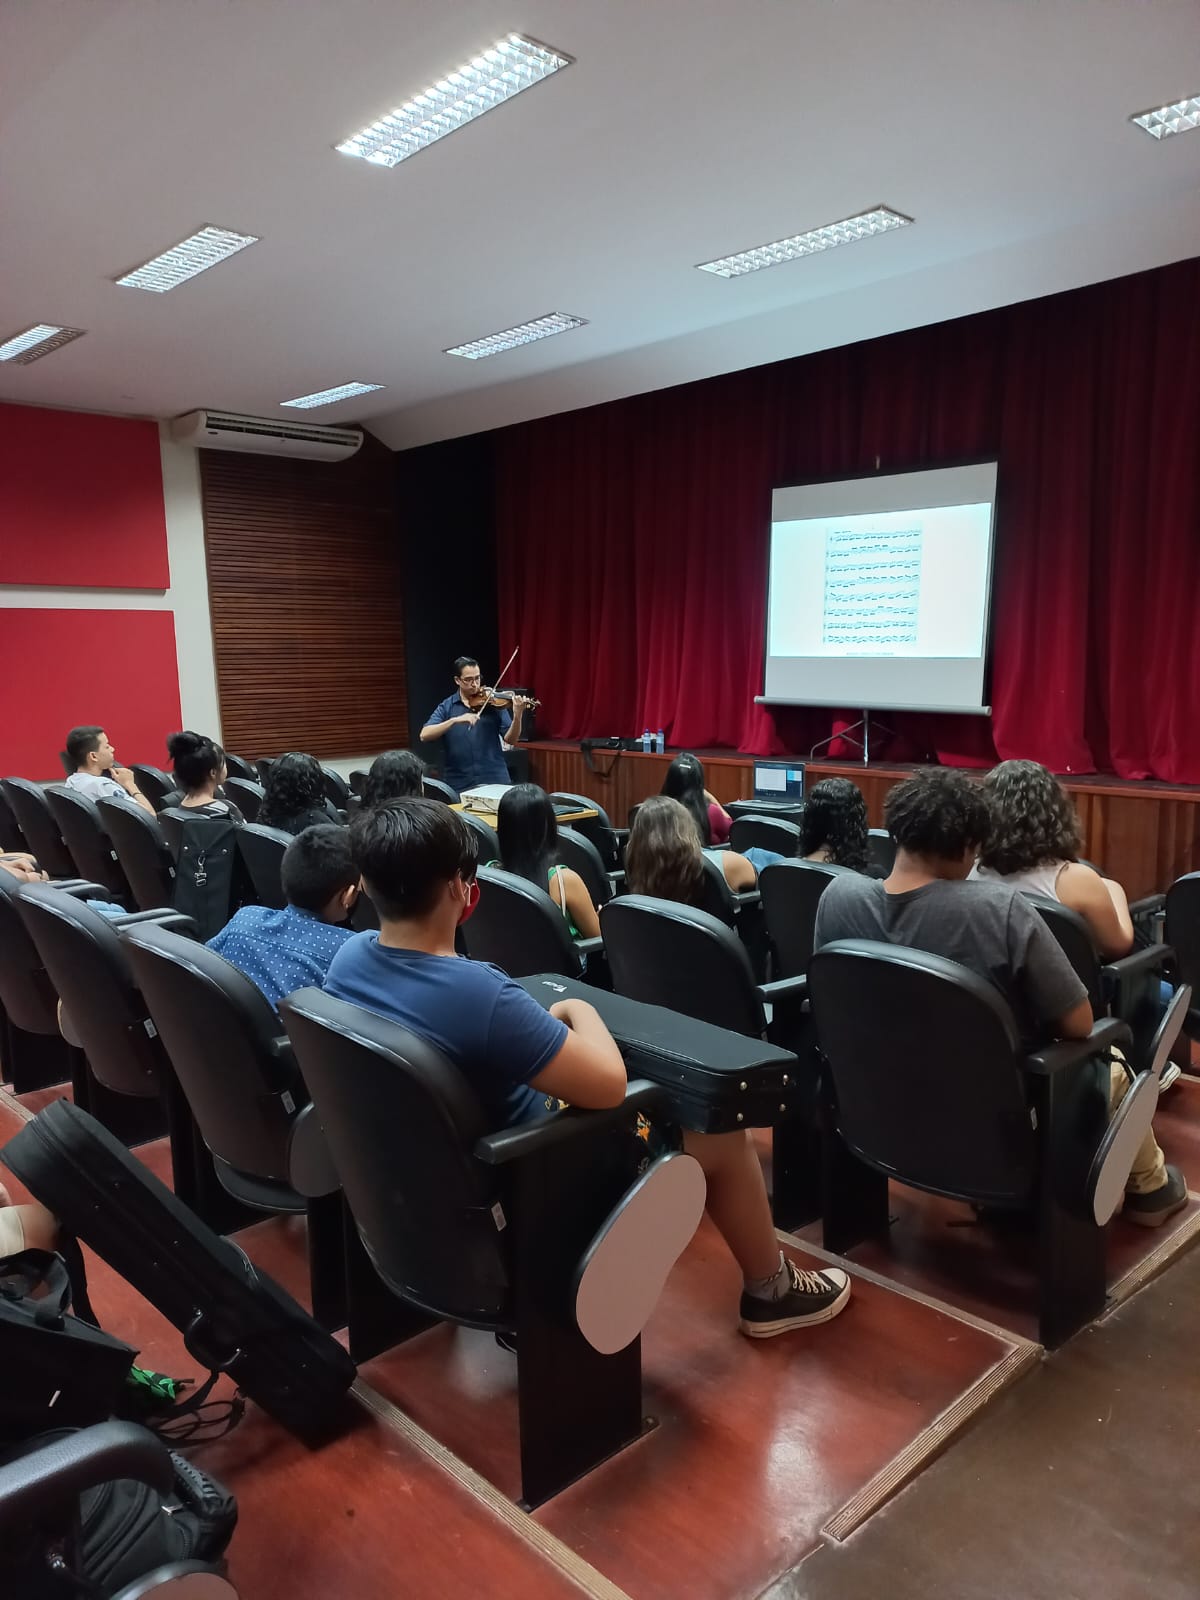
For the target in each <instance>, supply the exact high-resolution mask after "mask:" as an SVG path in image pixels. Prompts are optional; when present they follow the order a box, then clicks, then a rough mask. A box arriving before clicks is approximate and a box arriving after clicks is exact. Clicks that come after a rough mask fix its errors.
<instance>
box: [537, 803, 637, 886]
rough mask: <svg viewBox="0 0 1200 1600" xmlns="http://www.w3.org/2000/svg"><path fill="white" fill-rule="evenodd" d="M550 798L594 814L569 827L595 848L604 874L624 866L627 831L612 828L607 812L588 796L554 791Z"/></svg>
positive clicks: (626, 829) (625, 829) (617, 870)
mask: <svg viewBox="0 0 1200 1600" xmlns="http://www.w3.org/2000/svg"><path fill="white" fill-rule="evenodd" d="M550 798H551V800H553V801H558V802H559V803H561V804H562V805H571V806H577V807H578V808H579V810H580V811H594V812H595V813H596V815H595V816H594V817H581V818H580V820H579V821H578V822H573V823H571V827H573V828H574V829H575V830H576V831H577V832H579V833H581V834H583V836H584V838H585V839H590V840H591V841H592V843H593V844H594V845H595V846H596V849H597V850H599V852H600V859H601V860H602V861H603V862H604V869H605V871H606V872H619V871H620V870H621V868H622V866H623V864H624V862H623V851H624V846H625V841H626V839H628V837H629V829H628V828H614V827H613V825H612V823H611V822H610V821H609V817H608V812H607V811H606V810H605V809H604V807H603V806H602V805H601V804H600V802H599V801H598V800H593V799H592V798H591V797H590V796H589V795H586V794H568V793H566V792H565V791H563V790H556V791H555V793H554V794H552V795H551V796H550ZM631 815H632V813H631Z"/></svg>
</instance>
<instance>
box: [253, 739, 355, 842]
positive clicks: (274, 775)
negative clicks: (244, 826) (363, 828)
mask: <svg viewBox="0 0 1200 1600" xmlns="http://www.w3.org/2000/svg"><path fill="white" fill-rule="evenodd" d="M258 820H259V822H260V823H262V825H263V826H264V827H266V828H279V829H280V830H281V831H282V832H283V833H303V832H304V830H305V828H313V827H316V826H317V824H318V823H322V822H340V821H341V820H342V819H341V818H340V817H339V816H338V814H337V812H336V811H335V810H334V808H333V807H332V806H331V805H330V804H329V801H328V800H327V799H326V798H325V780H324V778H323V777H322V776H321V765H320V762H318V761H317V760H316V759H315V758H314V757H313V756H306V755H303V754H301V752H300V751H298V750H289V751H288V753H287V755H283V756H280V757H279V759H278V760H277V761H273V762H272V763H271V765H270V766H269V767H268V768H267V776H266V778H265V779H264V781H263V803H262V805H261V807H260V808H259V813H258Z"/></svg>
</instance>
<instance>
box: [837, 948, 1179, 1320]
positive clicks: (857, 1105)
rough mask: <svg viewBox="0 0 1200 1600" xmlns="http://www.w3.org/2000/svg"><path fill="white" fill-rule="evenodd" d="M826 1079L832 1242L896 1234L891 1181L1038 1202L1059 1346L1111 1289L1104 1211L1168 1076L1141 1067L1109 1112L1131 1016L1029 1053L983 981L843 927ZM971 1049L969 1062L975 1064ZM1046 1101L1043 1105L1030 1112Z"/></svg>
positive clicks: (1042, 1268)
mask: <svg viewBox="0 0 1200 1600" xmlns="http://www.w3.org/2000/svg"><path fill="white" fill-rule="evenodd" d="M808 986H809V994H810V997H811V1001H812V1008H813V1019H814V1022H815V1026H816V1032H817V1039H818V1042H819V1045H820V1049H821V1054H822V1057H823V1059H824V1061H825V1063H826V1071H827V1074H828V1075H827V1077H826V1078H824V1079H823V1083H822V1096H823V1101H824V1118H825V1129H824V1133H825V1160H824V1163H823V1171H824V1192H823V1196H822V1208H821V1209H822V1216H823V1217H824V1241H825V1247H826V1248H827V1249H829V1250H833V1251H836V1252H838V1253H840V1254H844V1253H845V1252H846V1251H848V1250H850V1249H852V1248H853V1247H854V1246H855V1245H856V1244H858V1243H860V1242H861V1241H862V1240H864V1239H866V1238H869V1237H873V1236H877V1237H880V1238H883V1237H884V1236H886V1234H887V1231H888V1226H889V1205H888V1182H889V1179H890V1180H892V1181H893V1182H898V1183H902V1184H907V1185H910V1186H912V1187H913V1188H917V1189H921V1190H924V1191H925V1192H926V1193H929V1194H935V1195H942V1196H946V1197H949V1198H953V1199H956V1200H961V1201H964V1202H967V1203H969V1204H972V1205H974V1206H977V1207H981V1208H988V1209H995V1210H1001V1211H1010V1212H1025V1213H1030V1214H1032V1215H1033V1217H1034V1219H1035V1223H1036V1228H1037V1238H1038V1280H1039V1281H1038V1301H1039V1304H1038V1313H1039V1338H1040V1339H1041V1342H1042V1343H1043V1344H1044V1345H1047V1346H1048V1347H1053V1346H1055V1345H1058V1344H1061V1343H1062V1342H1063V1341H1064V1340H1065V1339H1068V1338H1070V1336H1071V1335H1072V1334H1073V1333H1075V1332H1076V1331H1077V1330H1078V1329H1080V1328H1081V1327H1083V1326H1084V1325H1085V1324H1086V1323H1087V1322H1089V1321H1090V1320H1092V1319H1093V1318H1094V1317H1096V1316H1098V1315H1099V1314H1100V1312H1101V1311H1102V1310H1103V1308H1104V1303H1105V1234H1104V1228H1105V1225H1106V1223H1107V1222H1108V1221H1109V1219H1110V1218H1111V1217H1112V1215H1113V1214H1114V1212H1115V1211H1116V1209H1117V1207H1118V1206H1119V1205H1120V1204H1121V1202H1122V1200H1123V1198H1124V1188H1125V1180H1126V1178H1127V1177H1128V1174H1129V1168H1130V1163H1131V1162H1132V1159H1133V1155H1134V1152H1135V1151H1136V1149H1137V1146H1138V1144H1139V1143H1140V1142H1141V1140H1142V1139H1143V1138H1144V1136H1145V1134H1146V1133H1147V1131H1148V1130H1149V1128H1150V1123H1151V1118H1152V1117H1153V1115H1154V1109H1155V1106H1156V1104H1157V1100H1158V1085H1157V1083H1156V1081H1155V1080H1154V1077H1153V1075H1152V1074H1151V1073H1149V1072H1144V1073H1141V1074H1139V1075H1138V1077H1137V1079H1136V1081H1135V1082H1134V1084H1133V1086H1132V1087H1131V1089H1130V1091H1129V1093H1128V1094H1127V1095H1126V1097H1125V1099H1124V1100H1123V1101H1122V1103H1121V1105H1120V1106H1119V1107H1118V1108H1117V1111H1116V1112H1115V1114H1114V1115H1113V1117H1112V1120H1111V1121H1108V1119H1107V1111H1108V1093H1107V1068H1105V1071H1104V1082H1103V1083H1101V1082H1100V1081H1099V1078H1098V1076H1097V1073H1096V1071H1095V1059H1096V1057H1098V1056H1103V1055H1104V1054H1105V1052H1106V1051H1107V1050H1108V1048H1109V1047H1110V1046H1111V1045H1114V1044H1117V1045H1127V1044H1128V1042H1129V1029H1128V1028H1127V1027H1126V1026H1125V1025H1124V1023H1121V1022H1118V1021H1116V1020H1114V1019H1106V1020H1105V1021H1103V1022H1097V1023H1096V1024H1095V1025H1094V1026H1093V1028H1092V1033H1091V1037H1090V1038H1089V1039H1082V1040H1078V1039H1072V1040H1064V1041H1062V1042H1059V1043H1055V1044H1051V1045H1047V1046H1046V1047H1045V1048H1044V1049H1041V1050H1037V1051H1034V1052H1032V1053H1029V1054H1026V1053H1025V1051H1024V1050H1023V1048H1022V1045H1021V1041H1020V1036H1019V1034H1018V1032H1017V1026H1016V1022H1015V1020H1014V1018H1013V1014H1012V1011H1011V1010H1010V1008H1009V1007H1008V1006H1007V1005H1006V1003H1005V1002H1004V1000H1002V999H1001V997H1000V996H999V995H998V994H997V992H996V990H995V989H994V988H993V987H992V985H991V984H990V983H988V982H986V981H985V980H984V979H982V978H980V977H978V976H976V975H975V974H974V973H972V972H970V971H968V970H967V969H966V968H965V967H960V966H958V965H957V964H956V963H955V962H952V961H946V960H944V959H943V958H942V957H941V956H934V955H927V954H925V953H924V952H922V951H916V950H909V949H905V948H903V947H901V946H897V945H887V944H876V943H873V942H870V941H867V940H843V941H839V942H837V943H834V944H830V945H826V946H825V947H824V948H822V949H821V950H818V951H817V952H816V954H815V955H814V956H813V958H812V960H811V961H810V963H809V969H808ZM964 1063H969V1065H970V1071H964V1070H963V1068H964ZM1031 1113H1032V1115H1031Z"/></svg>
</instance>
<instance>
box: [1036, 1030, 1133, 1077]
mask: <svg viewBox="0 0 1200 1600" xmlns="http://www.w3.org/2000/svg"><path fill="white" fill-rule="evenodd" d="M1132 1038H1133V1032H1132V1030H1131V1028H1130V1027H1129V1025H1128V1023H1125V1022H1120V1021H1118V1020H1117V1018H1116V1017H1105V1018H1103V1020H1102V1021H1100V1022H1094V1023H1093V1024H1092V1031H1091V1033H1090V1034H1088V1036H1087V1038H1086V1039H1059V1040H1057V1041H1056V1042H1055V1043H1054V1044H1048V1045H1046V1046H1045V1047H1044V1048H1043V1049H1041V1050H1035V1051H1033V1052H1032V1054H1030V1055H1027V1056H1026V1057H1025V1062H1024V1066H1025V1070H1026V1071H1027V1072H1031V1073H1034V1074H1035V1075H1036V1076H1037V1077H1039V1078H1049V1077H1052V1076H1053V1075H1054V1073H1056V1072H1063V1071H1065V1070H1066V1069H1067V1068H1068V1067H1075V1066H1078V1065H1079V1063H1080V1062H1081V1061H1088V1060H1090V1059H1091V1058H1092V1056H1098V1055H1100V1054H1101V1052H1102V1051H1105V1050H1108V1049H1110V1048H1111V1046H1113V1045H1114V1044H1116V1045H1125V1044H1128V1043H1129V1041H1130V1040H1131V1039H1132Z"/></svg>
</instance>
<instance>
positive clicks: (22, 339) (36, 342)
mask: <svg viewBox="0 0 1200 1600" xmlns="http://www.w3.org/2000/svg"><path fill="white" fill-rule="evenodd" d="M86 331H87V330H86V329H84V328H60V327H58V326H57V325H56V324H54V323H52V322H39V323H38V324H37V326H36V327H34V328H26V329H25V332H24V333H14V334H13V336H12V338H11V339H6V340H5V341H4V343H3V344H0V361H15V362H16V363H17V365H18V366H19V367H25V366H28V365H29V363H30V362H31V361H40V360H41V358H42V357H43V356H48V355H49V354H50V352H51V351H52V350H61V349H62V347H63V345H64V344H70V342H71V340H72V339H82V337H83V335H84V333H85V332H86Z"/></svg>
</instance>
